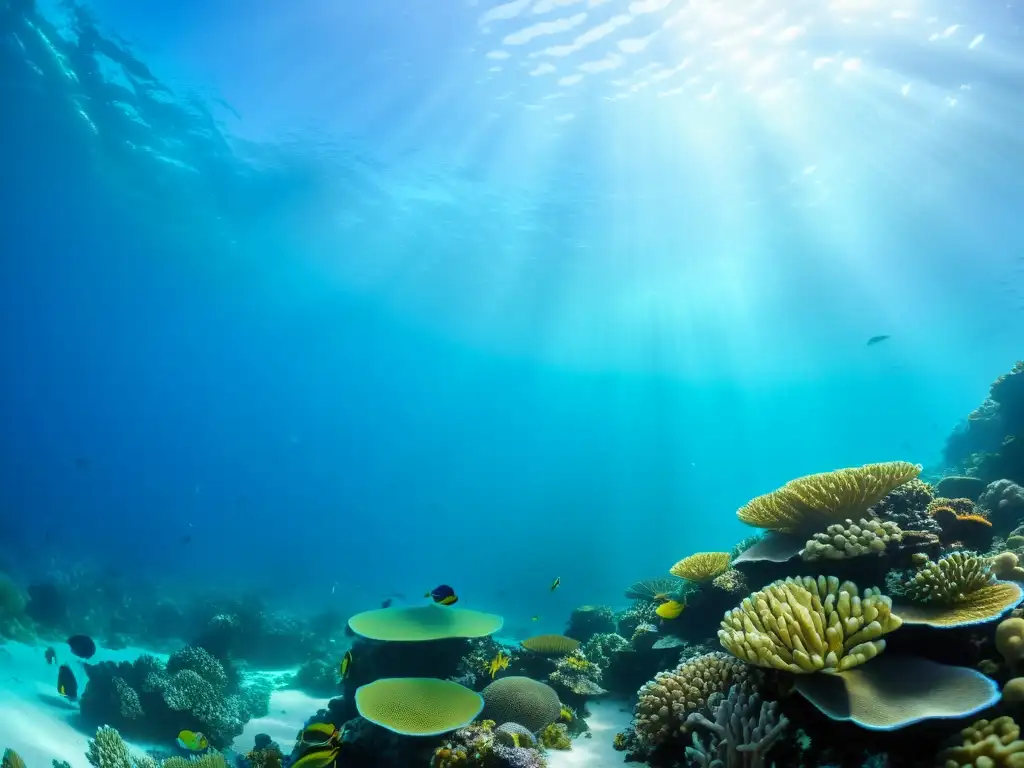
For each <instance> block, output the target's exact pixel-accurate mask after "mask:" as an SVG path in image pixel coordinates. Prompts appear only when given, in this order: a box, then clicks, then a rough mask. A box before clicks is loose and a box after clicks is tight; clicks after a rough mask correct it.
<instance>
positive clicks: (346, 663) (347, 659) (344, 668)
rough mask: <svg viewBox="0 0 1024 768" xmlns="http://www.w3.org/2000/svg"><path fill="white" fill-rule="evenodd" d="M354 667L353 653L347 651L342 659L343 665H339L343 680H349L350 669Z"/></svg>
mask: <svg viewBox="0 0 1024 768" xmlns="http://www.w3.org/2000/svg"><path fill="white" fill-rule="evenodd" d="M351 666H352V651H345V655H344V656H342V657H341V664H340V665H338V672H340V673H341V679H342V680H345V679H347V678H348V671H349V667H351Z"/></svg>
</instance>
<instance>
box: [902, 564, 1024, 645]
mask: <svg viewBox="0 0 1024 768" xmlns="http://www.w3.org/2000/svg"><path fill="white" fill-rule="evenodd" d="M902 592H903V596H904V598H905V600H901V601H900V602H899V603H898V604H897V607H896V610H897V612H898V613H899V615H900V618H902V619H903V621H904V622H905V623H906V624H923V625H926V626H929V627H936V628H950V627H962V626H965V625H968V624H981V623H984V622H986V621H992V620H993V619H997V618H999V617H1000V616H1002V615H1003V614H1004V613H1006V612H1007V611H1009V610H1011V609H1012V608H1014V607H1015V606H1017V605H1018V604H1019V603H1020V602H1021V600H1022V599H1024V591H1022V590H1021V588H1020V586H1018V585H1017V584H1015V583H1013V582H1011V581H997V580H996V578H995V577H994V576H993V575H992V573H991V572H990V570H989V566H988V565H987V564H986V563H985V561H984V560H982V559H981V558H978V557H973V556H971V555H969V554H966V553H964V552H953V553H952V554H949V555H946V556H945V557H943V558H940V559H939V561H938V562H933V561H931V560H926V561H925V562H924V564H923V565H922V566H921V567H920V568H919V569H918V571H917V573H915V574H914V576H913V578H911V579H910V581H909V582H908V583H906V584H905V585H903V587H902Z"/></svg>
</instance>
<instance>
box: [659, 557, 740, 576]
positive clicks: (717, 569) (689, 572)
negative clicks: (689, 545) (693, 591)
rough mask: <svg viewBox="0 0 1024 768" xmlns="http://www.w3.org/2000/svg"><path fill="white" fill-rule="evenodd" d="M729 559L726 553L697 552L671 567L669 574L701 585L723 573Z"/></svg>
mask: <svg viewBox="0 0 1024 768" xmlns="http://www.w3.org/2000/svg"><path fill="white" fill-rule="evenodd" d="M731 559H732V558H731V555H730V554H729V553H728V552H697V553H696V554H693V555H690V556H688V557H684V558H683V559H682V560H680V561H679V562H678V563H676V564H675V565H673V566H672V567H671V568H670V569H669V573H671V574H672V575H673V576H678V577H679V578H681V579H686V580H687V581H695V582H697V583H700V584H703V583H704V582H707V581H711V580H712V579H714V578H715V577H716V576H721V575H722V574H723V573H725V570H726V568H728V567H729V561H730V560H731Z"/></svg>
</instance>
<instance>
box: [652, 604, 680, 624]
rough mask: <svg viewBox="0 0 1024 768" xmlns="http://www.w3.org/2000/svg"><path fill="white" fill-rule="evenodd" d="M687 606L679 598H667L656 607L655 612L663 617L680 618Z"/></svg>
mask: <svg viewBox="0 0 1024 768" xmlns="http://www.w3.org/2000/svg"><path fill="white" fill-rule="evenodd" d="M685 607H686V606H685V605H684V604H683V603H680V602H679V601H678V600H666V601H665V602H664V603H662V604H661V605H659V606H658V607H657V608H655V609H654V612H655V613H656V614H658V615H659V616H661V618H663V619H669V620H671V619H678V618H679V615H680V614H681V613H682V612H683V609H684V608H685Z"/></svg>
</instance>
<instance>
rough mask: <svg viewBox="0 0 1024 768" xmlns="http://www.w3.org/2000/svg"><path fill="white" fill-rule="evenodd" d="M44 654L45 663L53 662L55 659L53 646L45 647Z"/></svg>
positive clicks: (55, 654)
mask: <svg viewBox="0 0 1024 768" xmlns="http://www.w3.org/2000/svg"><path fill="white" fill-rule="evenodd" d="M44 655H45V656H46V663H47V664H53V662H55V661H56V660H57V652H56V651H55V650H53V648H47V649H46V653H45V654H44Z"/></svg>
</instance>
